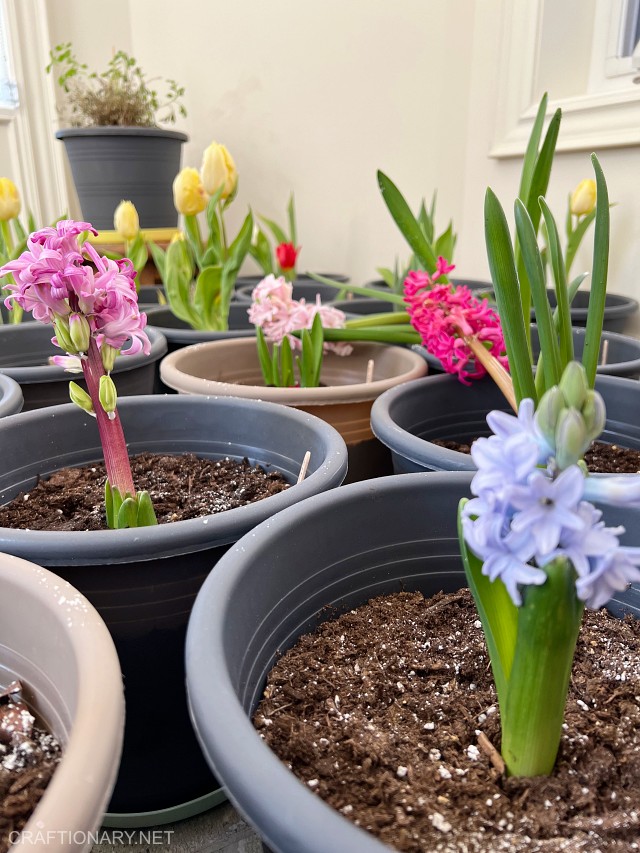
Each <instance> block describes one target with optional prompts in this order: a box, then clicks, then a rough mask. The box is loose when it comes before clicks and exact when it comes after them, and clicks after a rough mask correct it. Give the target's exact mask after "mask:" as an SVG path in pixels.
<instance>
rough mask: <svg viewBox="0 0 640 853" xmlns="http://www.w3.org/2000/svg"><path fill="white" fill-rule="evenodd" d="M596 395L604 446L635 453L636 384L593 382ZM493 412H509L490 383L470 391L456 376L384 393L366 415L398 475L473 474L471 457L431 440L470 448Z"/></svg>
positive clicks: (639, 426)
mask: <svg viewBox="0 0 640 853" xmlns="http://www.w3.org/2000/svg"><path fill="white" fill-rule="evenodd" d="M596 389H597V390H598V391H599V392H600V393H601V394H602V396H603V398H604V401H605V405H606V407H607V423H606V427H605V430H604V433H603V435H602V440H603V441H608V442H610V443H615V444H620V445H621V446H622V447H633V448H640V423H639V422H638V412H639V411H640V382H638V381H637V380H634V379H621V378H620V377H618V376H598V377H597V378H596ZM492 409H502V410H503V411H505V412H506V411H509V412H510V411H511V409H510V408H509V405H508V404H507V402H506V400H505V398H504V397H503V395H502V393H501V392H500V390H499V389H498V387H497V385H496V384H495V383H494V382H493V380H491V379H488V378H484V379H481V380H479V381H477V382H473V383H472V384H471V385H470V386H466V385H462V383H460V382H459V381H458V379H457V378H456V377H455V376H451V375H441V376H427V377H426V378H424V379H415V380H414V381H413V382H407V383H405V384H404V385H400V386H398V388H391V389H390V390H389V391H385V393H384V394H381V395H380V397H378V399H377V400H376V401H375V403H374V404H373V406H372V409H371V429H372V430H373V432H374V434H375V435H376V436H377V437H378V438H379V439H380V441H381V442H382V443H383V444H385V445H386V446H387V447H388V448H389V449H390V450H391V458H392V460H393V469H394V471H395V472H396V473H397V474H405V473H410V472H414V471H472V470H474V469H475V465H474V464H473V461H472V459H471V457H470V456H469V455H468V454H466V453H460V452H459V451H457V450H449V449H447V448H446V447H440V446H439V445H437V444H434V443H433V441H431V439H434V438H438V439H449V440H452V441H458V442H460V443H469V442H471V441H473V440H474V439H475V438H478V436H481V435H489V433H490V430H489V427H488V426H487V422H486V417H487V414H488V413H489V412H490V411H491V410H492Z"/></svg>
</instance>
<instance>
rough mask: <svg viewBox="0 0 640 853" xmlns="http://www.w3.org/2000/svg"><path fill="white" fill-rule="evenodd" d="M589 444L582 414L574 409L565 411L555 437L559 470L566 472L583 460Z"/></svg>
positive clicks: (560, 417)
mask: <svg viewBox="0 0 640 853" xmlns="http://www.w3.org/2000/svg"><path fill="white" fill-rule="evenodd" d="M589 444H590V440H589V437H588V435H587V429H586V427H585V424H584V421H583V419H582V415H581V414H580V412H579V411H578V410H577V409H573V408H571V409H563V410H562V411H561V412H560V416H559V417H558V424H557V426H556V435H555V446H556V462H557V464H558V468H560V470H564V469H565V468H568V467H569V466H570V465H575V464H576V463H577V462H578V461H579V460H580V459H582V456H583V455H584V452H585V450H586V449H587V447H589Z"/></svg>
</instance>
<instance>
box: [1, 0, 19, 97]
mask: <svg viewBox="0 0 640 853" xmlns="http://www.w3.org/2000/svg"><path fill="white" fill-rule="evenodd" d="M8 41H9V39H8V38H7V24H6V15H5V8H4V6H3V5H2V3H0V110H3V111H4V110H13V109H15V108H16V107H17V106H18V86H17V84H16V81H15V76H14V74H13V68H12V64H11V57H10V54H9V48H8Z"/></svg>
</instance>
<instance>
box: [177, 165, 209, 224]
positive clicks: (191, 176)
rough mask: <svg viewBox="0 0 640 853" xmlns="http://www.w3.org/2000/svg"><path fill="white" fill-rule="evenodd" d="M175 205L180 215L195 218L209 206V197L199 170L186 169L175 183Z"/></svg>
mask: <svg viewBox="0 0 640 853" xmlns="http://www.w3.org/2000/svg"><path fill="white" fill-rule="evenodd" d="M173 203H174V205H175V207H176V210H177V211H178V213H182V214H184V215H185V216H195V214H196V213H200V212H201V211H203V210H204V209H205V207H206V206H207V196H206V193H205V191H204V187H203V186H202V181H201V180H200V175H199V174H198V170H197V169H190V168H185V169H183V170H182V171H181V172H178V174H177V175H176V177H175V180H174V182H173Z"/></svg>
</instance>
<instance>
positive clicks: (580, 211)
mask: <svg viewBox="0 0 640 853" xmlns="http://www.w3.org/2000/svg"><path fill="white" fill-rule="evenodd" d="M595 206H596V182H595V181H594V180H592V179H591V178H589V179H587V180H584V181H580V183H579V184H578V186H577V187H576V188H575V190H574V191H573V194H572V196H571V213H573V215H574V216H586V215H587V213H591V211H592V210H593V208H594V207H595Z"/></svg>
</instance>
